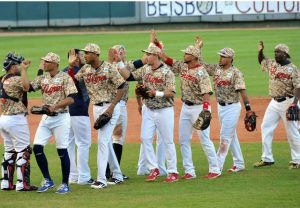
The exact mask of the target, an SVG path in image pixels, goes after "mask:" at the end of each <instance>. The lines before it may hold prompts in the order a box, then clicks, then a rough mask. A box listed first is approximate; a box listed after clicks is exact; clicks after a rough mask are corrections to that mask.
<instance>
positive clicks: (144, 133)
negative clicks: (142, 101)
mask: <svg viewBox="0 0 300 208" xmlns="http://www.w3.org/2000/svg"><path fill="white" fill-rule="evenodd" d="M156 130H157V131H158V132H159V135H160V136H161V138H162V139H163V142H164V144H165V148H166V160H167V172H168V173H178V172H177V157H176V149H175V144H174V140H173V131H174V108H173V107H167V108H162V109H154V110H151V109H149V108H148V107H147V106H145V105H144V106H143V109H142V127H141V139H142V145H143V149H144V155H145V159H146V164H148V165H149V169H150V170H153V169H155V168H158V162H157V158H156V156H155V153H154V149H153V145H152V141H153V137H154V134H155V132H156Z"/></svg>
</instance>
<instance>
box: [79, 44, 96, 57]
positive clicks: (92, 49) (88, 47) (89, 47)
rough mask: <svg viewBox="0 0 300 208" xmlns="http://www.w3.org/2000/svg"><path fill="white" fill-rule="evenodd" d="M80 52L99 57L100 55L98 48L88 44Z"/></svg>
mask: <svg viewBox="0 0 300 208" xmlns="http://www.w3.org/2000/svg"><path fill="white" fill-rule="evenodd" d="M81 51H85V52H90V53H95V54H98V55H99V54H100V47H99V46H98V45H97V44H95V43H88V44H86V46H85V47H84V49H81Z"/></svg>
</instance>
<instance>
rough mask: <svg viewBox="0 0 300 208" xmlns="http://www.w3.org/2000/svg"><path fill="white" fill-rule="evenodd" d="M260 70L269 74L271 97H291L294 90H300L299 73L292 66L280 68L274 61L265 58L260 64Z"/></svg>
mask: <svg viewBox="0 0 300 208" xmlns="http://www.w3.org/2000/svg"><path fill="white" fill-rule="evenodd" d="M261 68H262V70H263V71H266V72H268V73H269V95H270V96H271V97H273V98H275V97H287V96H293V95H294V92H295V89H296V88H300V72H299V70H298V69H297V67H296V66H295V65H294V64H292V63H289V64H287V65H284V66H281V65H280V64H279V63H277V62H276V61H275V60H273V59H268V58H266V59H264V60H263V61H262V62H261Z"/></svg>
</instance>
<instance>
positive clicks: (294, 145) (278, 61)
mask: <svg viewBox="0 0 300 208" xmlns="http://www.w3.org/2000/svg"><path fill="white" fill-rule="evenodd" d="M263 50H264V44H263V42H262V41H261V42H260V43H259V46H258V62H259V64H260V65H261V67H262V70H263V71H266V72H267V73H268V74H269V95H270V96H271V97H272V100H271V102H270V103H269V105H268V107H267V109H266V112H265V115H264V118H263V122H262V124H261V132H262V156H261V161H259V162H257V163H255V164H254V167H256V168H258V167H264V166H270V165H274V163H275V162H274V158H273V154H272V140H273V134H274V130H275V128H276V127H277V125H278V122H279V120H280V119H282V121H283V123H284V127H285V129H286V133H287V138H288V142H289V144H290V148H291V158H292V160H291V162H290V163H289V168H290V169H297V168H300V133H299V131H298V122H297V121H287V119H286V110H287V109H288V108H289V106H295V107H296V106H297V103H298V101H299V98H300V72H299V70H298V69H297V67H296V66H295V65H294V64H292V63H291V61H290V60H289V58H290V55H289V48H288V46H287V45H285V44H278V45H277V46H276V47H275V51H274V53H275V60H274V59H269V58H266V57H265V56H264V54H263Z"/></svg>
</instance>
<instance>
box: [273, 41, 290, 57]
mask: <svg viewBox="0 0 300 208" xmlns="http://www.w3.org/2000/svg"><path fill="white" fill-rule="evenodd" d="M275 50H279V51H282V52H284V53H286V54H287V57H288V58H291V57H290V55H289V47H288V46H287V45H285V44H283V43H280V44H278V45H277V46H275Z"/></svg>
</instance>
